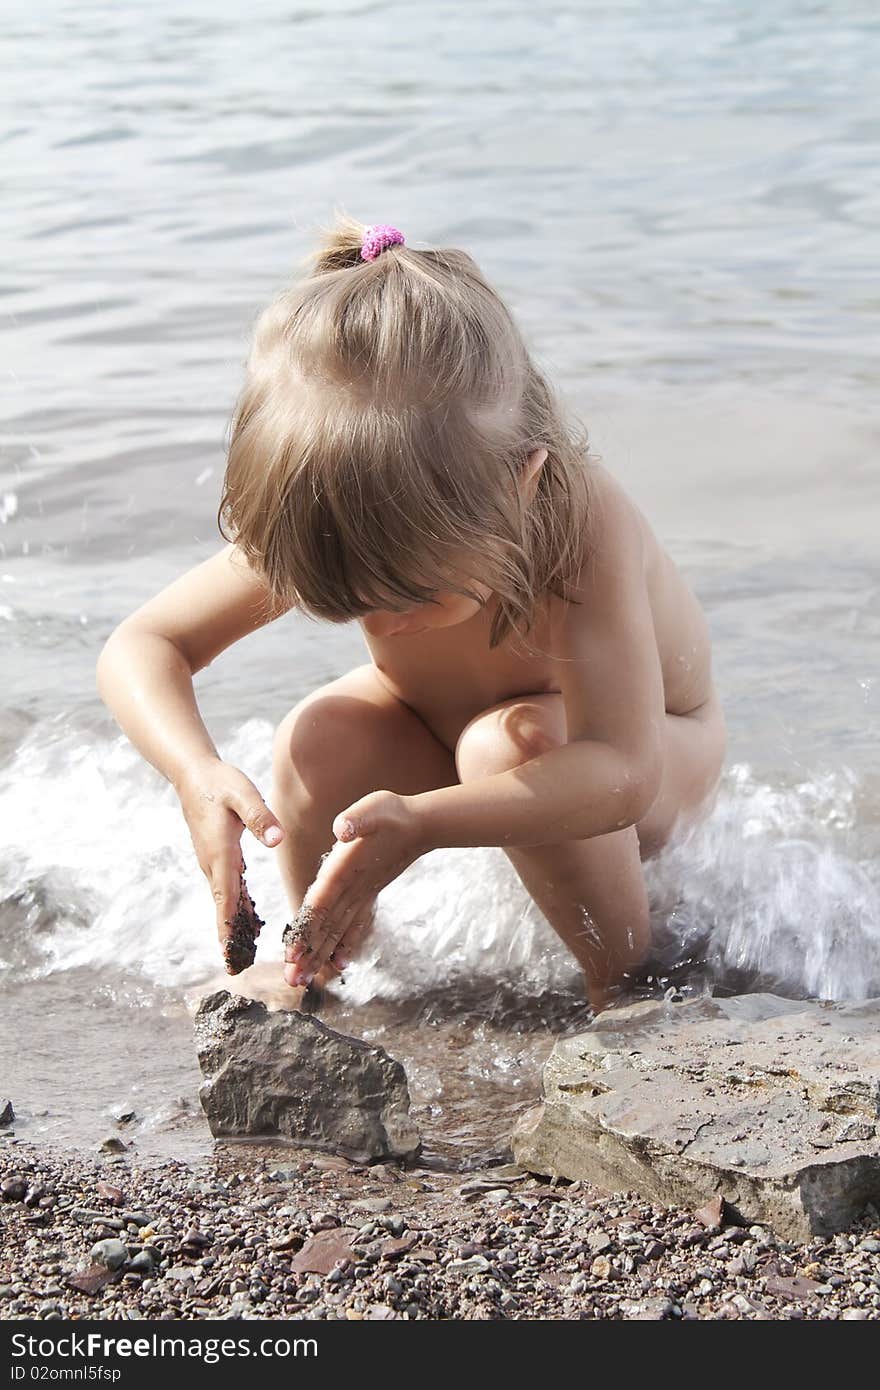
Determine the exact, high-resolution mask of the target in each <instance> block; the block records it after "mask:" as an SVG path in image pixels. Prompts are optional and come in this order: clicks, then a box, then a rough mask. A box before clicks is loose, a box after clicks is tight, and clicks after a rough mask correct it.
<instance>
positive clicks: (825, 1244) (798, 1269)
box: [0, 1143, 880, 1321]
mask: <svg viewBox="0 0 880 1390" xmlns="http://www.w3.org/2000/svg"><path fill="white" fill-rule="evenodd" d="M263 1152H265V1150H264V1151H263ZM277 1161H278V1159H277V1151H276V1153H275V1154H272V1153H271V1151H270V1153H269V1154H268V1156H267V1157H265V1158H264V1157H262V1156H260V1154H259V1152H258V1151H257V1152H250V1153H249V1154H248V1155H243V1154H242V1153H241V1151H237V1152H236V1153H235V1154H234V1155H232V1154H230V1153H229V1152H227V1151H224V1150H222V1149H221V1150H218V1151H217V1152H216V1153H215V1154H214V1155H213V1156H211V1157H210V1158H206V1159H204V1160H200V1161H199V1162H198V1163H197V1164H196V1165H194V1166H187V1165H186V1164H184V1163H182V1162H177V1161H173V1160H167V1161H165V1162H161V1163H159V1162H156V1163H153V1164H152V1166H150V1165H148V1164H147V1163H146V1160H143V1159H139V1160H136V1161H135V1162H136V1164H139V1165H140V1166H131V1167H127V1169H126V1172H125V1175H124V1187H125V1194H124V1205H121V1204H119V1203H118V1202H117V1201H114V1196H113V1194H112V1192H111V1191H109V1190H101V1189H100V1188H99V1186H98V1181H97V1180H96V1169H97V1166H98V1165H97V1162H96V1161H95V1160H94V1159H92V1160H89V1159H87V1158H82V1157H80V1156H77V1155H68V1156H65V1157H64V1158H63V1159H60V1160H59V1159H55V1158H52V1157H51V1156H50V1155H48V1154H44V1153H42V1152H41V1151H39V1150H37V1149H36V1148H35V1147H34V1146H32V1145H29V1144H27V1143H25V1144H22V1145H18V1144H17V1145H16V1150H15V1164H16V1167H15V1170H14V1171H12V1170H11V1168H9V1167H7V1171H6V1173H5V1175H3V1179H2V1180H3V1181H5V1182H9V1180H10V1179H20V1180H21V1181H24V1182H25V1184H26V1193H27V1192H31V1191H34V1192H36V1190H38V1189H45V1191H46V1194H47V1198H51V1200H52V1201H53V1203H54V1205H53V1206H52V1207H50V1208H45V1209H44V1208H42V1207H41V1206H40V1205H39V1202H42V1201H43V1200H46V1199H47V1198H41V1199H39V1202H38V1205H37V1206H36V1207H30V1208H26V1207H25V1206H23V1205H20V1203H22V1201H23V1200H24V1199H23V1198H22V1197H18V1198H16V1199H10V1201H9V1204H8V1205H7V1207H6V1208H5V1209H4V1211H3V1231H4V1241H5V1245H4V1253H3V1261H2V1266H0V1280H2V1283H0V1299H2V1305H0V1306H2V1308H3V1316H4V1318H6V1317H10V1318H36V1317H40V1318H54V1317H56V1316H59V1317H62V1318H65V1319H68V1318H74V1319H88V1318H94V1317H110V1318H116V1319H127V1318H129V1317H137V1316H142V1317H144V1318H147V1319H161V1320H180V1319H181V1318H184V1319H186V1318H200V1319H201V1318H224V1319H240V1318H247V1319H251V1318H263V1317H270V1318H279V1319H297V1320H316V1319H321V1320H324V1319H331V1320H336V1319H341V1320H351V1321H363V1320H370V1321H372V1320H377V1321H381V1320H396V1319H399V1318H402V1319H404V1320H410V1319H417V1320H424V1319H444V1320H445V1319H450V1318H453V1319H468V1320H473V1319H511V1320H515V1319H526V1320H531V1319H535V1318H537V1319H546V1318H551V1319H571V1318H581V1317H589V1318H602V1319H619V1320H669V1319H675V1318H684V1319H686V1320H693V1319H725V1318H733V1319H743V1320H766V1319H768V1318H785V1319H789V1318H796V1319H818V1318H820V1317H822V1318H830V1319H840V1320H843V1321H864V1320H880V1270H878V1262H877V1255H878V1253H880V1249H878V1247H880V1214H878V1213H877V1211H876V1209H869V1210H868V1211H866V1213H865V1216H864V1218H863V1220H862V1221H861V1223H860V1224H858V1225H857V1226H855V1227H854V1229H853V1230H852V1231H851V1232H848V1233H846V1234H843V1235H841V1236H840V1237H838V1238H835V1237H815V1238H814V1239H813V1240H811V1241H806V1242H803V1243H801V1244H798V1243H786V1242H782V1241H777V1240H776V1239H775V1237H774V1236H773V1234H772V1232H770V1231H768V1230H767V1229H766V1228H764V1227H755V1228H751V1229H750V1230H747V1229H746V1228H742V1227H734V1226H731V1225H725V1224H724V1220H725V1218H724V1213H723V1212H722V1214H721V1220H720V1222H715V1213H714V1211H713V1212H711V1213H706V1215H707V1217H709V1218H711V1219H710V1225H709V1227H707V1226H706V1225H705V1224H703V1223H702V1222H700V1223H699V1240H698V1241H693V1242H692V1241H691V1240H689V1238H688V1237H689V1236H692V1235H693V1234H694V1231H695V1226H696V1225H697V1222H696V1218H695V1216H694V1214H692V1213H687V1212H682V1211H675V1210H664V1209H661V1208H658V1207H653V1206H652V1205H651V1204H650V1203H648V1202H647V1201H644V1200H642V1199H641V1198H639V1197H637V1196H636V1195H635V1194H632V1193H630V1194H626V1195H618V1196H616V1197H613V1198H611V1197H608V1196H607V1195H604V1194H602V1193H599V1192H598V1191H597V1190H596V1189H593V1188H591V1187H590V1186H589V1184H587V1183H577V1184H574V1183H571V1184H569V1183H565V1182H564V1181H563V1180H560V1181H559V1182H558V1183H556V1184H554V1183H551V1182H547V1181H545V1180H542V1179H538V1178H531V1177H529V1176H528V1175H523V1174H521V1173H510V1172H506V1171H504V1170H498V1169H490V1170H487V1171H485V1172H483V1173H481V1174H478V1175H472V1176H469V1177H467V1176H465V1175H463V1174H461V1173H459V1174H455V1173H449V1172H444V1171H433V1170H432V1171H428V1170H424V1169H419V1170H418V1171H416V1172H415V1173H413V1172H412V1170H410V1171H409V1173H408V1174H407V1176H405V1177H403V1176H402V1177H401V1178H400V1180H399V1181H396V1180H395V1179H394V1177H392V1174H393V1173H395V1172H396V1169H394V1168H393V1167H392V1166H391V1165H387V1166H386V1171H385V1172H383V1173H377V1172H371V1170H370V1169H369V1168H368V1167H365V1166H361V1165H355V1164H349V1163H347V1162H345V1163H343V1164H342V1165H341V1166H339V1165H336V1164H333V1165H327V1166H324V1165H323V1164H317V1165H316V1163H315V1162H314V1155H309V1154H302V1156H301V1157H298V1158H297V1159H295V1160H293V1161H291V1162H290V1164H289V1166H288V1165H287V1163H285V1167H284V1170H283V1171H284V1181H283V1185H282V1183H281V1180H280V1179H279V1178H277V1177H276V1176H275V1175H276V1174H278V1173H279V1172H280V1171H281V1170H279V1169H278V1168H277V1167H276V1166H275V1164H277ZM233 1163H234V1164H235V1165H236V1167H235V1169H233V1167H232V1164H233ZM104 1164H105V1166H106V1160H104ZM404 1171H405V1170H404ZM499 1178H501V1179H503V1180H504V1181H503V1183H499V1181H498V1179H499ZM101 1181H103V1180H101ZM372 1181H377V1184H378V1182H381V1183H382V1184H383V1186H384V1187H385V1188H386V1191H387V1190H388V1188H389V1185H390V1184H391V1183H392V1182H393V1183H394V1199H395V1200H393V1202H392V1200H391V1199H390V1198H389V1197H380V1196H373V1195H371V1193H370V1183H371V1182H372ZM513 1184H515V1187H516V1190H515V1191H511V1187H512V1185H513ZM113 1186H114V1185H113V1184H106V1185H105V1187H106V1188H112V1187H113ZM462 1187H470V1188H471V1190H470V1191H468V1192H466V1193H462V1192H461V1191H459V1189H460V1188H462ZM365 1188H366V1191H365ZM115 1190H116V1191H117V1192H119V1193H120V1194H122V1193H123V1188H122V1186H119V1187H117V1188H116V1189H115ZM89 1193H94V1194H95V1200H96V1202H97V1201H98V1200H99V1199H100V1205H102V1206H103V1207H104V1208H105V1210H104V1211H99V1210H97V1207H91V1206H89V1205H86V1202H87V1200H88V1194H89ZM493 1193H496V1194H499V1195H498V1198H497V1200H496V1198H495V1197H491V1196H490V1194H493ZM487 1199H488V1200H487ZM110 1211H112V1213H113V1214H112V1216H111V1215H109V1214H107V1213H109V1212H110ZM38 1214H39V1215H41V1216H42V1217H43V1218H44V1219H45V1221H46V1223H47V1224H46V1225H45V1226H43V1227H40V1228H34V1227H33V1226H32V1225H28V1224H27V1222H28V1219H29V1218H31V1217H33V1216H34V1215H38ZM114 1222H116V1227H114V1225H113V1224H112V1223H114ZM143 1223H146V1224H143ZM117 1227H124V1231H121V1233H119V1234H118V1235H117V1234H116V1230H117ZM102 1228H103V1229H102ZM92 1232H94V1233H92ZM90 1236H91V1242H93V1244H92V1261H93V1263H92V1264H91V1265H90V1266H89V1267H88V1268H86V1269H83V1268H81V1266H82V1265H83V1264H84V1263H85V1260H84V1256H85V1255H86V1252H87V1251H88V1250H89V1247H90V1241H89V1237H90ZM331 1237H333V1238H335V1239H337V1240H338V1241H340V1242H342V1243H343V1244H345V1245H346V1246H347V1249H346V1251H345V1252H344V1254H340V1255H339V1256H336V1257H333V1258H331V1259H329V1260H327V1261H326V1262H325V1264H324V1272H321V1273H317V1272H315V1273H309V1272H297V1271H296V1263H295V1262H296V1256H297V1253H298V1252H300V1251H301V1250H302V1249H303V1248H304V1247H305V1245H306V1242H312V1241H315V1240H323V1239H328V1240H329V1239H330V1238H331ZM120 1250H121V1251H123V1252H124V1257H123V1261H122V1263H121V1264H118V1265H117V1266H116V1268H115V1269H111V1268H110V1265H109V1264H105V1263H102V1262H101V1260H100V1258H99V1254H100V1253H101V1252H104V1253H105V1258H106V1254H107V1253H109V1252H111V1251H112V1252H113V1254H112V1255H111V1256H110V1259H111V1263H112V1261H113V1260H115V1258H117V1257H118V1254H119V1251H120ZM348 1250H350V1258H349V1255H348ZM732 1256H735V1258H731V1257H732ZM392 1262H393V1263H392ZM774 1288H776V1289H778V1290H779V1293H778V1294H777V1293H775V1292H774V1291H773V1290H774ZM860 1291H861V1292H860Z"/></svg>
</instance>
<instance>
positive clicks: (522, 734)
mask: <svg viewBox="0 0 880 1390" xmlns="http://www.w3.org/2000/svg"><path fill="white" fill-rule="evenodd" d="M555 722H556V721H555V720H554V719H553V718H552V716H551V715H550V713H549V712H548V710H547V709H546V708H545V707H544V706H543V705H542V703H541V702H540V701H535V702H531V701H517V702H508V703H506V704H505V705H503V706H501V707H498V708H495V709H491V710H486V711H484V712H483V713H482V714H478V715H477V716H476V717H475V718H474V719H472V720H471V721H470V723H469V724H466V725H465V727H464V729H463V730H462V733H461V734H460V736H459V739H458V743H457V745H456V749H455V765H456V768H457V770H458V775H459V777H460V778H461V780H462V782H467V781H471V780H473V779H475V778H478V777H491V776H492V775H493V774H494V773H497V772H510V771H512V770H513V768H516V767H520V766H521V765H522V764H523V763H527V762H529V761H530V760H531V759H532V758H537V757H539V756H540V755H541V753H547V752H549V750H550V749H551V748H558V747H559V746H560V744H562V743H564V742H565V738H564V737H562V736H560V731H559V730H558V729H556V728H555V727H554V724H555Z"/></svg>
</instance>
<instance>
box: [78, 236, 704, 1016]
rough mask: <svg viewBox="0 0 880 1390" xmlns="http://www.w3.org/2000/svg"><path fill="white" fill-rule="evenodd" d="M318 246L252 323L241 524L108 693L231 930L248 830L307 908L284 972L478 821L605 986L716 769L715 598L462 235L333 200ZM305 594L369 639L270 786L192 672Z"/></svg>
mask: <svg viewBox="0 0 880 1390" xmlns="http://www.w3.org/2000/svg"><path fill="white" fill-rule="evenodd" d="M313 259H314V262H315V264H314V265H313V267H312V268H311V271H310V273H308V274H306V275H305V277H304V278H302V279H301V280H300V281H299V282H298V283H296V284H295V285H294V286H293V287H292V288H290V289H288V290H286V291H285V292H283V293H282V294H280V295H279V296H278V298H277V299H276V300H275V301H274V302H273V303H272V304H270V305H269V307H268V308H267V309H266V310H265V311H264V312H263V314H262V315H261V316H260V318H259V320H258V322H257V325H256V330H255V335H254V341H253V345H252V350H251V354H250V358H249V361H248V365H247V378H246V382H245V385H244V388H243V391H242V393H241V396H240V399H239V401H238V404H237V407H236V410H235V413H234V417H233V422H232V430H231V437H230V446H229V456H228V462H227V469H226V476H225V479H224V486H223V494H222V501H221V506H220V513H219V517H220V524H221V534H222V535H223V536H224V538H225V539H228V542H229V543H228V544H227V545H226V546H225V548H224V549H223V550H221V551H220V552H219V553H218V554H216V555H215V556H213V558H211V559H209V560H207V561H205V562H204V563H203V564H200V565H197V566H196V567H195V568H194V569H192V570H190V571H189V572H188V573H186V574H184V575H183V576H182V577H181V578H180V579H178V580H176V581H175V582H174V583H173V584H171V585H170V586H169V587H168V588H166V589H165V590H163V592H162V593H160V594H159V595H157V596H156V597H155V598H153V599H152V600H150V601H149V602H148V603H146V604H145V605H144V606H143V607H142V608H140V609H138V610H137V612H135V613H134V614H132V615H131V616H130V617H129V618H127V619H126V620H125V621H124V622H123V623H121V624H120V626H119V627H118V628H117V629H116V631H115V632H114V633H113V634H112V636H111V637H110V639H109V641H108V642H107V644H106V646H105V648H104V650H103V652H102V654H101V657H100V659H99V662H98V688H99V691H100V693H101V695H102V697H103V699H104V701H105V702H106V704H107V705H108V707H109V708H110V710H111V711H112V713H113V715H114V716H115V718H116V720H117V722H118V723H119V725H120V726H121V728H122V729H123V730H124V732H125V733H126V734H127V735H128V737H129V738H130V739H131V740H132V742H133V743H134V744H135V745H136V746H137V747H138V748H139V749H140V751H141V752H142V753H143V754H144V756H145V757H146V758H147V759H148V760H149V761H150V762H151V763H152V764H153V765H154V766H155V767H156V768H158V769H159V771H160V772H162V773H163V774H164V775H165V776H166V777H167V778H168V779H169V780H170V781H172V782H173V784H174V786H175V788H176V790H177V792H178V794H179V796H180V801H181V805H182V808H183V813H184V816H185V817H186V820H187V823H188V825H189V828H190V831H191V834H192V839H193V844H194V846H195V850H196V854H197V856H198V861H199V864H200V866H201V868H202V870H203V872H204V873H205V875H206V876H207V878H208V881H209V883H210V884H211V888H212V890H213V894H214V898H215V901H216V905H217V918H218V929H219V934H220V937H221V941H223V942H226V941H228V939H229V937H230V933H231V931H232V922H233V919H234V914H235V913H236V909H237V908H238V909H239V914H240V913H241V910H242V904H243V903H245V902H249V900H248V899H247V895H246V890H244V891H243V888H242V874H243V872H244V869H245V865H244V860H243V859H242V857H241V848H240V844H239V841H240V838H241V833H242V829H243V827H244V826H247V827H248V829H249V830H250V831H251V833H252V834H253V835H255V836H257V837H258V838H259V839H260V840H262V842H263V843H264V844H267V845H277V847H278V855H279V862H280V868H281V873H282V876H283V878H284V883H285V887H286V889H287V892H288V894H289V898H290V903H291V908H292V910H293V912H294V913H297V912H299V917H298V919H297V921H298V930H296V931H293V932H288V933H286V934H285V936H286V938H289V944H288V948H287V964H286V966H285V977H286V979H287V981H288V983H289V984H291V985H307V984H308V983H309V982H310V981H311V980H312V979H315V980H316V981H317V982H318V983H321V984H326V983H327V982H328V981H329V980H331V979H333V978H334V977H335V976H336V974H337V973H338V972H339V971H341V970H342V969H344V967H345V965H346V963H347V962H348V961H349V960H350V959H351V958H352V956H354V955H355V954H356V953H357V951H358V949H359V946H360V944H361V942H362V941H363V937H364V934H365V933H366V931H367V930H368V929H369V927H370V925H371V922H372V919H373V912H374V905H375V900H376V895H377V894H378V893H379V892H380V891H381V889H383V888H384V887H385V886H386V885H387V884H388V883H390V882H391V881H392V880H393V879H394V878H396V877H397V875H398V874H400V873H401V872H402V871H403V870H404V869H405V868H406V867H407V866H408V865H409V864H411V863H412V862H413V861H414V860H415V859H417V858H418V857H419V856H420V855H423V854H425V853H427V852H428V851H429V850H433V849H437V848H440V847H442V846H446V845H497V846H500V847H501V848H502V849H503V850H504V851H505V853H506V854H507V855H508V857H509V859H510V860H511V862H512V864H513V865H514V867H515V869H516V871H517V873H518V874H519V876H520V878H521V879H522V882H523V883H524V884H525V886H526V888H527V889H528V891H529V893H530V894H531V896H532V898H533V899H534V900H535V902H536V903H537V905H538V907H539V908H540V910H541V911H542V912H543V914H544V915H545V917H546V918H547V920H548V922H549V923H550V924H551V926H552V927H553V928H554V929H555V930H556V932H557V933H558V934H559V936H560V937H561V938H562V940H563V941H564V942H565V944H566V946H567V947H568V948H569V949H570V950H571V952H572V953H573V954H574V956H575V957H576V959H577V961H578V962H579V964H580V966H581V967H582V969H583V972H584V979H585V986H586V991H587V995H588V998H589V1001H590V1003H591V1004H592V1006H593V1007H594V1008H595V1009H600V1008H602V1007H604V1006H605V1005H606V1004H607V1003H608V1002H609V1001H610V1000H611V998H612V997H613V996H614V995H615V993H616V992H617V991H618V990H619V989H620V987H621V985H622V983H623V982H624V981H625V979H626V977H627V974H628V972H629V971H630V970H632V968H633V967H635V966H637V965H638V963H639V962H640V961H641V960H642V959H643V958H644V956H645V955H646V953H647V951H648V948H649V945H650V929H649V919H648V899H647V894H646V889H645V880H644V873H643V869H642V860H644V859H646V858H647V857H648V856H650V855H653V854H655V853H656V852H657V850H659V849H660V848H661V846H662V845H663V844H664V843H665V842H666V841H667V840H668V838H669V837H670V835H671V834H672V833H673V830H674V829H675V828H676V827H677V826H683V825H685V824H689V823H693V821H694V820H695V819H696V818H697V817H698V816H700V815H701V814H704V813H705V812H706V811H707V810H708V809H709V807H710V806H711V804H712V801H713V800H714V794H715V791H716V788H717V785H718V782H719V779H720V775H721V767H722V762H723V758H724V751H725V726H724V718H723V715H722V711H721V706H720V704H719V700H718V696H717V694H716V692H715V689H714V686H713V682H712V674H711V654H710V641H709V634H708V630H707V624H706V621H705V618H704V615H703V613H702V611H701V608H700V606H699V604H698V602H697V600H696V598H695V597H694V595H693V593H692V592H691V591H690V589H689V588H688V586H687V584H686V583H685V582H684V580H683V579H682V577H681V576H680V575H679V573H678V571H677V570H676V567H675V565H674V564H673V562H672V560H671V559H670V558H669V556H668V554H667V553H666V551H665V550H664V549H663V547H662V546H661V545H660V544H659V542H658V541H657V539H656V538H655V536H654V535H653V533H652V531H651V528H650V527H649V525H648V523H647V521H646V520H645V518H644V517H643V516H642V514H641V512H640V511H639V509H638V508H637V507H636V506H635V505H634V503H633V502H632V501H631V500H630V499H629V498H628V497H627V495H626V494H625V493H624V491H623V490H622V489H621V487H620V486H619V485H618V484H617V483H616V482H615V481H614V479H613V478H612V477H611V475H610V474H609V473H608V472H607V471H606V469H605V468H604V467H602V466H601V465H600V464H599V463H598V462H597V461H596V460H595V458H593V457H592V456H591V455H590V452H589V449H588V444H587V436H586V431H585V430H583V427H582V426H579V425H578V423H577V422H574V423H573V422H571V421H569V420H567V419H566V417H565V414H564V411H563V409H562V407H561V405H560V402H559V400H558V398H557V396H556V395H555V393H554V391H553V388H552V387H551V386H550V385H549V383H548V382H547V380H546V379H545V377H544V376H543V375H542V374H541V372H540V371H539V370H538V369H537V367H536V366H535V364H534V363H533V361H532V360H531V358H530V356H529V353H528V350H527V348H526V346H525V344H524V342H523V339H522V337H521V335H520V332H519V331H518V329H517V327H516V325H515V323H514V321H513V319H512V317H511V314H510V312H509V311H508V309H507V308H506V307H505V305H504V304H503V302H502V301H501V299H500V298H499V297H498V295H497V294H496V292H495V291H494V290H493V289H492V288H491V286H490V285H489V284H488V283H487V282H486V280H485V279H484V277H483V276H482V274H481V273H480V271H479V269H478V267H477V266H476V264H475V263H474V261H473V260H472V259H471V257H470V256H468V255H466V254H465V253H464V252H463V251H459V250H431V249H427V250H416V249H414V248H411V247H409V246H407V245H406V243H405V240H404V237H403V235H402V234H401V233H400V232H399V231H398V230H397V229H395V228H392V227H387V226H376V227H372V228H365V227H363V226H362V225H361V224H360V223H358V222H355V221H353V220H352V219H350V218H348V217H347V216H340V217H338V218H337V223H336V226H335V227H334V228H333V229H332V230H331V231H330V232H328V233H326V234H325V239H324V245H323V247H322V248H321V249H320V250H319V251H318V252H317V254H316V255H315V257H314V258H313ZM224 523H225V524H226V526H227V528H228V529H231V532H232V535H231V537H227V532H226V531H224V530H223V524H224ZM294 607H296V608H299V609H301V610H304V611H305V612H307V613H310V614H312V615H314V616H316V617H318V618H324V619H327V620H328V621H330V622H347V621H349V620H351V619H356V620H357V621H358V622H359V623H360V626H361V628H362V631H363V633H364V638H365V641H366V646H367V649H368V651H369V657H370V659H369V661H367V662H365V663H364V664H363V665H360V666H357V667H355V669H354V670H351V671H349V672H347V673H346V674H345V675H342V676H340V677H339V678H338V679H337V680H334V681H331V682H330V683H329V684H327V685H325V686H322V687H321V688H320V689H318V690H316V691H314V692H313V693H312V694H311V695H309V696H308V697H307V698H306V699H304V700H301V701H300V703H299V704H297V705H296V706H295V708H293V709H292V710H291V711H290V713H289V714H288V715H287V716H286V717H285V718H284V719H283V720H282V722H281V724H280V726H279V728H278V731H277V735H276V739H275V745H274V763H273V775H274V790H273V793H272V800H273V806H274V810H270V809H269V808H268V806H267V805H266V804H265V802H264V801H263V799H262V797H261V795H260V792H259V791H258V790H257V788H256V787H255V786H254V784H253V783H252V782H251V781H250V780H249V779H248V778H247V777H246V776H245V774H244V773H243V772H242V771H240V770H239V769H237V768H234V767H231V766H230V765H228V764H226V763H224V762H222V761H221V759H220V757H219V755H218V753H217V750H216V748H215V747H214V745H213V743H212V741H211V738H210V736H209V734H208V732H207V730H206V729H205V726H204V724H203V723H202V721H201V718H200V716H199V712H198V707H197V704H196V699H195V695H194V692H193V684H192V677H193V675H194V673H195V672H196V671H199V670H201V669H202V668H203V667H205V666H207V665H208V664H209V662H211V661H212V660H213V659H214V658H215V657H216V656H217V654H218V653H219V652H221V651H223V650H224V648H226V647H228V646H230V645H231V644H232V643H233V642H236V641H237V640H238V639H239V638H241V637H243V636H244V635H245V634H246V633H248V632H252V631H253V630H254V629H256V628H257V627H260V626H261V625H263V624H265V623H268V622H271V621H272V620H273V619H276V618H278V617H280V616H281V615H282V614H283V613H284V612H286V611H287V610H288V609H290V608H294ZM276 813H277V814H276ZM334 837H335V843H334ZM328 851H330V852H329V853H328ZM227 959H228V957H227Z"/></svg>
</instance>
